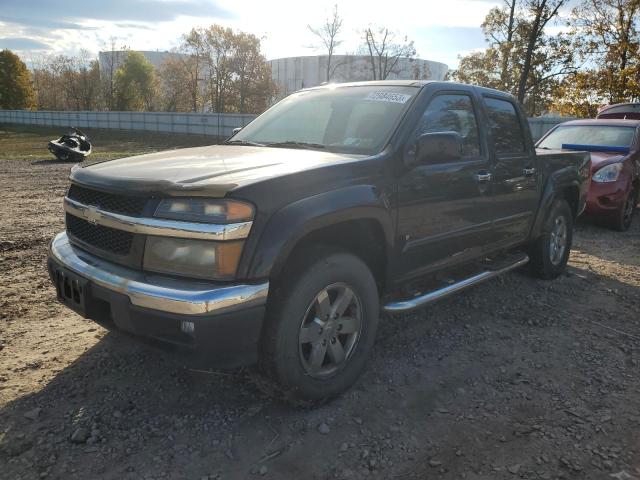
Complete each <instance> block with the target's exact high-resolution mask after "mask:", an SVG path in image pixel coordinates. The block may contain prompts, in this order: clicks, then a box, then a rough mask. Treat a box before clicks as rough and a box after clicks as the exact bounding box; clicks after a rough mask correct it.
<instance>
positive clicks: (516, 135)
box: [484, 97, 525, 155]
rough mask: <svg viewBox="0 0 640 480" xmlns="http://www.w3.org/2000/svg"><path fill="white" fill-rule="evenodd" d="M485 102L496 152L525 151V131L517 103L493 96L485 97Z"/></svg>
mask: <svg viewBox="0 0 640 480" xmlns="http://www.w3.org/2000/svg"><path fill="white" fill-rule="evenodd" d="M484 104H485V107H486V109H487V116H488V118H489V128H490V129H491V133H492V137H493V142H494V147H495V151H496V154H498V155H500V154H505V153H507V154H508V153H521V152H524V151H525V146H524V133H523V131H522V125H521V124H520V119H519V118H518V114H517V113H516V107H515V105H514V104H513V103H511V102H509V101H508V100H500V99H497V98H491V97H485V99H484Z"/></svg>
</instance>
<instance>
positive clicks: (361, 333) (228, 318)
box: [48, 81, 590, 400]
mask: <svg viewBox="0 0 640 480" xmlns="http://www.w3.org/2000/svg"><path fill="white" fill-rule="evenodd" d="M589 164H590V158H589V154H588V153H585V152H564V151H548V150H547V151H541V152H538V154H536V151H535V150H534V146H533V142H532V140H531V136H530V132H529V128H528V125H527V119H526V118H525V116H524V115H523V114H522V111H521V110H520V108H519V106H518V104H517V102H516V101H515V100H514V98H513V97H512V96H510V95H507V94H505V93H501V92H498V91H495V90H489V89H485V88H480V87H474V86H469V85H461V84H455V83H449V82H418V81H384V82H364V83H352V84H340V85H326V86H321V87H317V88H311V89H307V90H302V91H299V92H297V93H294V94H292V95H290V96H288V97H287V98H285V99H284V100H282V101H280V102H279V103H277V104H276V105H275V106H273V107H272V108H270V109H269V110H267V111H266V112H265V113H263V114H262V115H260V116H259V117H258V118H256V119H255V120H254V121H253V122H251V123H250V124H249V125H248V126H246V127H245V128H244V129H242V130H241V131H239V132H237V133H236V134H235V135H234V136H233V137H232V138H231V139H230V140H228V141H227V142H226V144H224V145H214V146H209V147H200V148H188V149H184V150H173V151H166V152H160V153H154V154H149V155H141V156H137V157H132V158H124V159H120V160H114V161H109V162H103V163H98V164H93V165H90V166H84V167H79V166H78V167H75V168H74V169H73V170H72V173H71V176H70V180H71V186H70V188H69V191H68V193H67V195H66V196H65V198H64V209H65V212H66V231H65V232H63V233H60V234H58V235H57V236H56V237H55V238H54V239H53V240H52V242H51V247H50V254H49V260H48V269H49V273H50V275H51V278H52V281H53V282H54V284H55V286H56V289H57V294H58V298H59V300H60V301H62V302H63V303H64V304H66V305H68V306H69V307H70V308H72V309H73V310H75V311H76V312H78V313H80V314H81V315H84V316H85V317H87V318H90V319H93V320H95V321H97V322H99V323H101V324H102V325H104V326H106V327H107V328H113V329H116V330H121V331H125V332H129V333H132V334H133V335H135V336H139V337H146V338H148V339H149V338H151V339H155V340H156V341H157V340H159V341H160V342H161V343H165V344H170V345H174V346H178V347H186V348H187V349H189V350H192V351H195V352H198V353H201V354H206V355H207V356H208V357H209V356H210V357H211V362H214V363H215V364H216V365H221V366H222V365H224V366H238V365H243V364H253V363H259V364H260V365H261V366H262V367H263V370H264V372H266V374H267V375H269V376H270V377H271V378H272V379H273V380H275V382H276V384H277V385H279V386H280V387H281V390H282V391H283V392H285V393H286V394H287V395H288V397H289V398H297V399H307V400H317V399H324V398H329V397H332V396H334V395H337V394H339V393H340V392H342V391H344V390H345V389H347V388H348V387H349V386H350V385H352V384H353V383H354V381H355V380H356V379H357V378H358V376H359V375H360V373H361V372H362V370H363V369H364V368H365V364H366V362H367V357H368V356H369V354H370V352H371V350H372V345H373V343H374V338H375V335H376V327H377V325H378V319H379V314H380V312H381V311H384V312H387V313H396V312H405V311H409V310H412V309H415V308H419V307H421V306H423V305H425V304H427V303H429V302H431V301H434V300H437V299H439V298H442V297H444V296H446V295H449V294H451V293H454V292H456V291H459V290H461V289H463V288H465V287H467V286H470V285H474V284H476V283H478V282H481V281H483V280H486V279H489V278H491V277H493V276H495V275H498V274H500V273H503V272H506V271H508V270H511V269H514V268H517V267H521V266H524V265H525V264H527V263H528V264H529V265H528V267H529V270H530V271H531V272H532V273H533V274H535V275H537V276H539V277H541V278H545V279H551V278H554V277H556V276H558V275H560V274H561V273H562V272H563V271H564V269H565V267H566V263H567V258H568V256H569V250H570V248H571V239H572V227H573V221H574V219H575V218H576V216H577V215H579V214H580V213H581V211H582V209H583V208H584V205H585V195H586V188H587V185H588V180H589Z"/></svg>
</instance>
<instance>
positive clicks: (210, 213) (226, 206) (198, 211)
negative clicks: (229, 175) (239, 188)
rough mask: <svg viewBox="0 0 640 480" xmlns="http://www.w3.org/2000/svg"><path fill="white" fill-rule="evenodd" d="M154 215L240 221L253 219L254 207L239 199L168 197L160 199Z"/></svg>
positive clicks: (211, 221) (172, 217)
mask: <svg viewBox="0 0 640 480" xmlns="http://www.w3.org/2000/svg"><path fill="white" fill-rule="evenodd" d="M154 216H155V217H159V218H170V219H172V220H182V221H185V222H202V223H222V224H226V223H238V222H249V221H251V220H252V219H253V207H252V206H251V205H250V204H248V203H245V202H240V201H238V200H215V199H209V198H167V199H164V200H161V201H160V204H159V205H158V208H156V212H155V214H154Z"/></svg>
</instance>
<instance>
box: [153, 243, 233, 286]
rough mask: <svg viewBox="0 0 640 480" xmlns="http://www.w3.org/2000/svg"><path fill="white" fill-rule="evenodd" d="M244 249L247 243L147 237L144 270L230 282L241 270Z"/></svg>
mask: <svg viewBox="0 0 640 480" xmlns="http://www.w3.org/2000/svg"><path fill="white" fill-rule="evenodd" d="M243 246H244V240H238V241H226V242H215V241H211V240H193V239H187V238H168V237H155V236H148V237H147V243H146V246H145V249H144V260H143V268H144V270H146V271H150V272H157V273H168V274H173V275H180V276H186V277H192V278H204V279H210V280H225V279H230V278H232V277H233V276H234V275H235V273H236V270H237V269H238V263H239V262H240V256H241V255H242V247H243Z"/></svg>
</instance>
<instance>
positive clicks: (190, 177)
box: [70, 145, 363, 197]
mask: <svg viewBox="0 0 640 480" xmlns="http://www.w3.org/2000/svg"><path fill="white" fill-rule="evenodd" d="M362 157H363V156H362V155H348V154H335V153H329V152H323V151H318V150H300V149H288V148H271V147H252V146H239V145H211V146H207V147H196V148H185V149H180V150H168V151H164V152H157V153H151V154H146V155H139V156H135V157H127V158H121V159H118V160H111V161H107V162H102V163H96V164H93V165H88V166H86V167H82V166H77V167H74V169H72V171H71V177H70V179H71V181H72V182H74V183H79V184H82V185H85V186H89V187H95V188H98V189H103V190H111V191H133V192H145V193H150V194H163V195H185V194H187V195H196V196H201V195H206V196H213V197H223V196H224V195H225V194H227V193H228V192H229V191H231V190H233V189H234V188H237V187H240V186H244V185H247V184H249V183H254V182H258V181H263V180H266V179H269V178H273V177H277V176H282V175H288V174H291V173H295V172H299V171H303V170H309V169H313V168H317V167H321V166H325V165H329V164H334V163H340V162H346V161H351V160H355V159H358V158H362Z"/></svg>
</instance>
